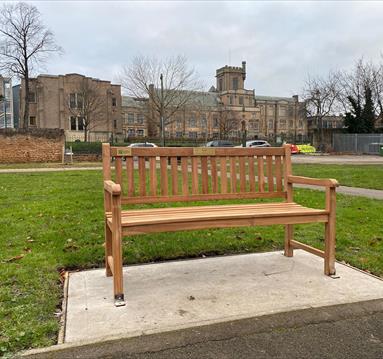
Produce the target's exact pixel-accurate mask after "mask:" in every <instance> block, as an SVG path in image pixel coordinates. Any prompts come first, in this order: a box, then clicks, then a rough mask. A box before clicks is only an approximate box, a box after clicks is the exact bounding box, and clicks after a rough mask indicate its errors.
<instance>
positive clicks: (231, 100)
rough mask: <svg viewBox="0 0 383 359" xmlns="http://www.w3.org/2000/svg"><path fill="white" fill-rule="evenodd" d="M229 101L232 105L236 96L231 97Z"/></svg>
mask: <svg viewBox="0 0 383 359" xmlns="http://www.w3.org/2000/svg"><path fill="white" fill-rule="evenodd" d="M229 103H230V105H234V97H233V96H230V97H229Z"/></svg>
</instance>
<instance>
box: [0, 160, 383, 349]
mask: <svg viewBox="0 0 383 359" xmlns="http://www.w3.org/2000/svg"><path fill="white" fill-rule="evenodd" d="M305 166H306V165H305ZM363 167H364V166H363ZM302 171H304V170H303V169H302ZM296 173H298V171H296ZM300 174H305V175H306V174H307V173H300ZM317 176H318V177H323V176H324V173H323V172H321V173H318V174H317ZM333 177H335V178H336V176H335V175H334V176H333ZM337 198H338V208H337V216H338V217H337V218H338V222H337V259H338V260H344V261H346V262H348V263H350V264H352V265H354V266H357V267H359V268H361V269H367V270H369V271H371V272H372V273H374V274H376V275H379V276H383V226H382V220H381V213H383V201H378V200H371V199H365V198H361V197H349V196H342V195H338V196H337ZM295 200H296V201H297V202H299V203H303V204H306V205H308V206H312V207H318V206H323V204H324V193H321V192H316V191H310V190H303V189H301V190H298V189H297V190H296V191H295ZM244 202H245V201H244ZM246 202H249V201H246ZM223 203H224V202H223ZM225 203H228V201H226V202H225ZM102 211H103V204H102V181H101V172H100V171H73V172H50V173H28V174H24V173H23V174H0V213H1V216H0V226H1V229H2V231H1V232H0V283H1V286H0V356H1V355H4V356H10V355H11V353H14V352H16V351H19V350H22V349H26V348H30V347H38V346H47V345H50V344H54V343H55V341H56V338H57V331H58V328H59V325H58V318H57V316H56V315H55V313H58V312H59V311H60V307H59V305H60V300H61V287H60V273H59V270H60V269H61V268H66V269H77V268H93V267H100V266H103V259H104V248H103V220H102ZM323 232H324V231H323V224H322V225H321V224H310V225H300V226H296V238H297V239H298V240H301V241H303V242H305V243H308V244H311V245H314V246H317V247H318V248H323ZM282 247H283V228H282V227H281V226H271V227H255V228H234V229H220V230H204V231H192V232H183V233H181V232H178V233H160V234H150V235H142V236H134V237H131V238H129V239H127V238H125V240H124V262H125V264H130V263H142V262H148V261H158V260H165V259H174V258H183V257H197V256H202V255H215V254H224V253H239V252H259V251H270V250H277V249H282Z"/></svg>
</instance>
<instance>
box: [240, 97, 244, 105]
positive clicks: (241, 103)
mask: <svg viewBox="0 0 383 359" xmlns="http://www.w3.org/2000/svg"><path fill="white" fill-rule="evenodd" d="M239 104H240V105H243V96H239Z"/></svg>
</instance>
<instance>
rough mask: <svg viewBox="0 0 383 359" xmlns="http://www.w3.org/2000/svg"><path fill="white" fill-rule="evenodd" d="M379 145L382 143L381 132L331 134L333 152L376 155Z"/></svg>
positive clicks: (382, 136)
mask: <svg viewBox="0 0 383 359" xmlns="http://www.w3.org/2000/svg"><path fill="white" fill-rule="evenodd" d="M380 145H383V133H366V134H364V133H351V134H346V133H344V134H343V133H334V134H333V149H334V151H335V152H349V153H356V154H371V155H376V154H378V153H379V148H380Z"/></svg>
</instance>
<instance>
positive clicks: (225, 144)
mask: <svg viewBox="0 0 383 359" xmlns="http://www.w3.org/2000/svg"><path fill="white" fill-rule="evenodd" d="M206 147H234V145H233V143H232V142H230V141H226V140H215V141H210V142H208V143H207V144H206Z"/></svg>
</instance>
